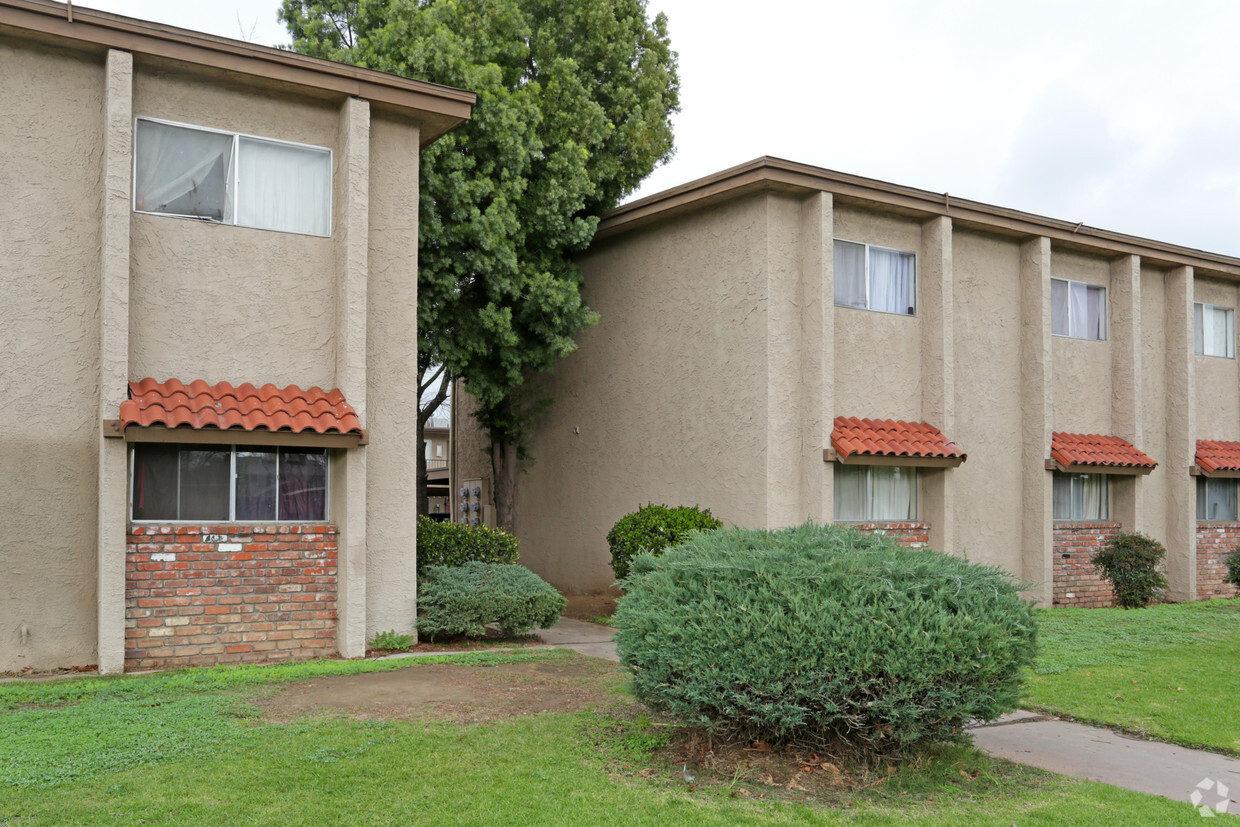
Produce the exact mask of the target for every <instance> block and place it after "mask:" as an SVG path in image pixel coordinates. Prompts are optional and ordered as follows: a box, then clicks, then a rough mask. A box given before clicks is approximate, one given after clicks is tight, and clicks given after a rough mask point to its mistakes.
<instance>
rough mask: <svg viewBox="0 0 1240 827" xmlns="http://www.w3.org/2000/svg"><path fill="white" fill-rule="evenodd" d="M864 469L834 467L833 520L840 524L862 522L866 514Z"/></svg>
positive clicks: (850, 466) (842, 466) (849, 466)
mask: <svg viewBox="0 0 1240 827" xmlns="http://www.w3.org/2000/svg"><path fill="white" fill-rule="evenodd" d="M865 472H866V467H865V466H864V465H840V464H839V463H836V465H835V519H836V520H837V521H839V522H842V523H850V522H864V521H865V520H866V519H867V518H866V513H867V508H866V506H867V503H866V473H865Z"/></svg>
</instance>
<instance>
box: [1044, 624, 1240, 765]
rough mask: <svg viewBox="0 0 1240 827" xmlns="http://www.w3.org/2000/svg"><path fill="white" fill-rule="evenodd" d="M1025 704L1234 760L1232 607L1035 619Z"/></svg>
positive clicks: (1237, 721)
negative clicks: (1032, 665)
mask: <svg viewBox="0 0 1240 827" xmlns="http://www.w3.org/2000/svg"><path fill="white" fill-rule="evenodd" d="M1038 635H1039V637H1038V645H1039V650H1040V651H1039V655H1038V660H1037V666H1036V668H1035V670H1034V674H1033V675H1032V676H1031V677H1030V679H1029V681H1028V683H1027V686H1026V696H1025V698H1026V700H1025V705H1026V706H1027V707H1028V708H1031V709H1037V710H1042V711H1046V712H1053V713H1056V714H1062V715H1069V716H1071V717H1073V718H1076V719H1077V720H1080V721H1087V722H1091V723H1099V724H1105V725H1108V726H1113V727H1118V728H1120V729H1124V730H1127V731H1130V732H1135V733H1138V734H1143V735H1148V736H1149V737H1151V738H1156V739H1159V740H1163V741H1171V742H1173V743H1177V744H1183V745H1185V746H1197V747H1204V748H1207V749H1213V750H1217V751H1222V752H1230V753H1237V754H1240V714H1237V713H1236V711H1235V707H1234V706H1233V704H1235V703H1236V700H1237V698H1240V669H1238V668H1237V664H1240V601H1237V600H1212V601H1208V602H1202V603H1183V604H1179V605H1163V606H1152V607H1150V608H1148V609H1127V610H1126V609H1051V610H1046V611H1040V612H1039V613H1038Z"/></svg>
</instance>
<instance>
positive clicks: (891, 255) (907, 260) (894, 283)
mask: <svg viewBox="0 0 1240 827" xmlns="http://www.w3.org/2000/svg"><path fill="white" fill-rule="evenodd" d="M914 261H915V258H914V257H913V256H912V255H910V254H908V253H901V252H897V251H895V250H883V249H880V248H878V247H871V248H870V309H871V310H882V311H885V312H887V313H911V312H912V310H913V295H914V294H913V291H914V285H913V268H914Z"/></svg>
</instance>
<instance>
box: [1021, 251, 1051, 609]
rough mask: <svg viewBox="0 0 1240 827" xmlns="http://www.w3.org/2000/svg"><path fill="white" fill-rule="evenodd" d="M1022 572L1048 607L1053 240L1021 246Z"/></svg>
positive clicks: (1031, 593) (1030, 592) (1034, 594)
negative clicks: (1047, 460)
mask: <svg viewBox="0 0 1240 827" xmlns="http://www.w3.org/2000/svg"><path fill="white" fill-rule="evenodd" d="M1020 283H1021V302H1020V305H1021V319H1020V343H1021V360H1020V363H1021V377H1020V380H1021V381H1020V397H1021V480H1022V483H1021V491H1022V499H1023V508H1022V514H1021V563H1022V564H1021V575H1022V576H1023V578H1024V579H1025V580H1026V581H1027V583H1028V585H1029V589H1028V591H1027V594H1028V595H1029V596H1030V597H1032V598H1033V599H1035V600H1037V601H1038V602H1039V603H1040V604H1042V605H1046V606H1049V605H1050V603H1051V599H1052V579H1053V574H1054V572H1053V568H1052V563H1053V560H1054V558H1053V546H1054V534H1053V512H1052V510H1051V506H1052V500H1051V474H1050V472H1049V471H1047V470H1046V458H1047V457H1049V456H1050V449H1051V432H1052V431H1053V429H1054V426H1053V423H1052V421H1051V420H1052V412H1053V410H1054V405H1053V399H1052V397H1053V394H1054V387H1053V383H1052V381H1051V240H1050V239H1049V238H1046V237H1045V236H1043V237H1039V238H1033V239H1030V240H1029V241H1026V242H1025V243H1024V244H1022V245H1021V249H1020Z"/></svg>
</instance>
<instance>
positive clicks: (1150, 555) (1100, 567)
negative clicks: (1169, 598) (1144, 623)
mask: <svg viewBox="0 0 1240 827" xmlns="http://www.w3.org/2000/svg"><path fill="white" fill-rule="evenodd" d="M1166 556H1167V549H1165V548H1163V545H1162V543H1160V542H1158V541H1157V540H1153V539H1151V538H1149V537H1146V536H1145V535H1144V534H1136V533H1134V534H1128V533H1125V532H1122V531H1121V532H1120V533H1119V534H1116V535H1115V536H1114V537H1112V538H1111V539H1110V540H1108V541H1107V544H1106V545H1105V546H1104V547H1103V549H1102V551H1100V552H1098V553H1097V554H1095V555H1094V568H1095V569H1096V570H1097V571H1098V573H1099V574H1101V575H1102V576H1103V577H1105V578H1106V579H1107V580H1108V581H1110V583H1111V588H1112V590H1114V592H1115V602H1116V604H1117V605H1119V606H1122V607H1123V608H1125V609H1140V608H1143V607H1145V606H1148V605H1150V603H1152V602H1153V601H1154V600H1155V599H1157V598H1159V597H1161V596H1162V594H1163V592H1165V591H1166V589H1167V578H1166V576H1165V575H1164V574H1163V572H1162V567H1163V560H1164V558H1166Z"/></svg>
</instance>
